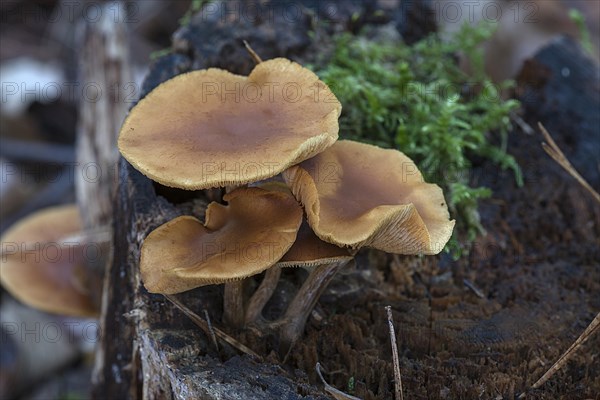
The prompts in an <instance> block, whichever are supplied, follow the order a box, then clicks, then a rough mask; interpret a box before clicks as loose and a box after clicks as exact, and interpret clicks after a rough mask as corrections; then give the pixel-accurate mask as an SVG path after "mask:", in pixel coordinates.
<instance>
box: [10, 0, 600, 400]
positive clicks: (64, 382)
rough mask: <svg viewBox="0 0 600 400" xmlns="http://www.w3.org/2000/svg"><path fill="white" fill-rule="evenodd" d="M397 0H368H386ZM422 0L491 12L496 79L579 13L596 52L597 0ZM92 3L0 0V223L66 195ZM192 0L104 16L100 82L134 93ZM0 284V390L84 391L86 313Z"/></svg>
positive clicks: (451, 18)
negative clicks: (121, 62)
mask: <svg viewBox="0 0 600 400" xmlns="http://www.w3.org/2000/svg"><path fill="white" fill-rule="evenodd" d="M357 1H358V0H357ZM402 1H403V0H380V1H378V2H377V3H381V4H382V5H384V6H385V7H387V8H389V7H390V5H394V4H396V3H401V2H402ZM410 1H415V0H410ZM424 2H426V3H428V5H429V6H430V7H432V8H433V10H434V12H435V14H436V18H435V19H436V21H435V22H436V23H437V25H438V30H439V32H441V33H442V35H445V36H448V37H450V36H451V34H452V32H455V31H456V30H457V28H458V27H459V26H460V24H462V23H464V22H477V21H479V20H486V19H490V20H495V21H496V20H497V22H498V30H497V32H496V34H495V35H494V37H493V38H492V39H491V40H490V41H489V42H488V43H487V44H486V70H487V73H488V74H489V75H490V76H491V77H492V78H493V79H494V80H495V81H501V80H503V79H507V78H513V77H514V76H515V75H516V74H517V73H518V71H519V70H520V68H521V66H522V63H523V61H524V60H525V59H527V58H528V57H530V56H532V55H533V54H534V53H535V52H536V51H537V50H538V49H540V48H541V47H542V46H544V45H545V44H547V43H548V42H549V41H550V40H552V38H554V37H556V36H557V35H559V34H561V33H567V34H569V35H572V36H573V37H577V38H580V36H581V28H582V27H581V26H579V25H578V19H577V15H579V16H582V17H583V20H582V21H583V23H584V24H585V25H586V27H587V30H588V31H589V33H590V37H589V43H590V45H591V52H590V54H591V55H592V57H594V58H596V60H598V54H599V52H598V46H599V43H600V42H599V40H600V32H599V31H600V1H596V0H530V1H508V0H480V1H467V0H464V1H463V0H460V1H453V0H440V1H426V0H424ZM101 3H102V2H98V1H85V0H80V1H72V0H62V1H57V0H27V1H26V0H8V1H6V0H2V1H1V2H0V14H1V25H0V38H1V39H0V79H1V85H2V86H1V102H0V234H2V233H3V232H5V231H6V230H7V229H8V228H9V227H10V226H11V225H13V224H14V223H15V222H16V221H18V220H20V219H21V218H23V217H25V216H26V215H28V214H30V213H32V212H34V211H36V210H39V209H41V208H44V207H47V206H51V205H56V204H64V203H73V202H75V188H74V185H75V182H74V179H73V174H72V173H71V172H72V170H73V166H74V163H75V162H76V155H75V141H76V132H77V122H78V118H79V113H80V105H81V99H82V97H85V96H88V95H89V93H88V92H87V91H88V90H90V89H95V88H93V87H91V88H90V83H89V82H88V83H86V82H82V81H81V79H80V69H79V68H80V64H81V54H80V52H79V51H78V48H80V40H81V32H82V24H83V23H84V22H88V23H89V22H92V23H93V22H94V21H96V20H97V19H99V17H98V12H100V11H99V10H101V9H100V8H99V7H98V5H99V4H101ZM192 3H194V6H195V7H199V6H200V5H201V3H207V2H206V1H204V2H198V1H191V0H176V1H157V0H141V1H130V2H127V3H126V7H125V8H126V10H127V11H126V13H125V14H122V13H120V12H117V11H115V15H114V18H118V19H122V20H123V21H124V22H125V25H126V28H127V31H128V42H129V49H130V56H129V63H130V65H129V68H130V70H131V71H132V76H133V81H132V82H131V84H130V85H127V87H120V88H104V90H106V91H107V92H108V93H110V95H113V96H114V95H118V96H122V97H121V98H122V101H124V102H127V104H128V107H129V106H130V105H132V104H133V103H134V102H135V101H136V100H137V98H138V96H139V93H140V88H141V83H142V81H143V79H144V75H145V73H146V71H147V67H148V65H149V64H150V63H151V62H152V60H153V59H154V58H155V57H156V56H157V55H159V54H160V52H161V51H162V50H164V49H166V48H168V47H169V46H170V42H171V35H172V34H173V32H175V31H176V30H177V29H178V27H179V26H180V25H181V23H182V19H183V18H184V17H185V15H186V13H188V10H190V7H192ZM392 3H393V4H392ZM109 9H110V8H109ZM115 10H118V9H117V8H115ZM482 10H486V12H482ZM570 10H577V11H578V14H577V13H575V14H574V13H573V12H570ZM529 16H530V17H531V18H530V20H528V17H529ZM525 21H527V22H525ZM580 39H582V38H580ZM207 40H208V41H210V38H207ZM465 68H468V66H465ZM1 290H2V295H1V298H0V313H1V314H0V321H1V323H2V331H1V337H0V398H1V399H11V398H23V399H51V398H55V399H76V398H87V397H88V391H89V380H90V374H91V369H92V365H93V359H92V353H93V349H94V344H95V343H96V340H97V336H98V330H97V326H96V322H95V321H94V320H79V319H73V318H65V317H60V316H56V315H50V314H45V313H42V312H39V311H36V310H33V309H30V308H28V307H26V306H24V305H21V304H19V303H18V302H17V301H16V300H14V299H12V298H11V297H10V295H9V294H7V293H6V292H5V291H4V289H1Z"/></svg>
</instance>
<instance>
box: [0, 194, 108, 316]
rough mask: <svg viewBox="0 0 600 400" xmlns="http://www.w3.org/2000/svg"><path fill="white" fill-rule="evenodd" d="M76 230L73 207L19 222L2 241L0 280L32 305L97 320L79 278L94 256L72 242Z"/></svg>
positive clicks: (77, 221)
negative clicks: (87, 262)
mask: <svg viewBox="0 0 600 400" xmlns="http://www.w3.org/2000/svg"><path fill="white" fill-rule="evenodd" d="M80 231H81V218H80V215H79V210H78V208H77V206H76V205H65V206H57V207H50V208H46V209H44V210H42V211H38V212H36V213H34V214H32V215H30V216H29V217H27V218H25V219H23V220H22V221H20V222H18V223H17V224H15V225H14V226H12V227H11V228H10V229H9V230H8V231H7V232H6V233H5V234H4V235H3V236H2V239H1V243H2V247H1V251H0V253H1V261H0V282H1V283H2V285H3V286H4V287H5V288H6V290H8V292H9V293H11V294H12V295H13V296H14V297H15V298H17V299H18V300H20V301H21V302H23V303H25V304H27V305H29V306H31V307H35V308H37V309H40V310H43V311H47V312H52V313H57V314H65V315H71V316H78V317H93V316H97V314H98V312H99V310H98V307H97V305H96V304H94V302H93V301H92V299H91V298H90V294H89V291H88V290H87V289H86V288H85V287H84V286H85V284H84V283H83V282H82V278H83V277H85V274H86V266H85V265H86V261H88V260H87V259H89V258H91V257H97V256H99V255H98V254H95V253H94V251H95V249H91V250H92V251H89V250H90V248H89V247H88V246H87V243H85V242H82V241H81V240H78V239H77V235H79V234H80ZM74 235H75V236H74Z"/></svg>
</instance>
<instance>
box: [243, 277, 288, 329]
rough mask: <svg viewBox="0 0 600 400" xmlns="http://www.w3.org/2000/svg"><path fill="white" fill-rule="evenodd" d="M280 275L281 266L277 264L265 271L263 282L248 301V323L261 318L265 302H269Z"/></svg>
mask: <svg viewBox="0 0 600 400" xmlns="http://www.w3.org/2000/svg"><path fill="white" fill-rule="evenodd" d="M280 276H281V268H279V267H277V266H275V267H271V268H269V269H268V270H267V271H266V272H265V276H264V278H263V280H262V282H261V283H260V285H259V286H258V289H256V291H255V292H254V294H253V295H252V297H250V301H249V302H248V307H247V308H246V325H250V324H252V323H255V322H256V321H257V320H258V319H259V318H260V316H261V313H262V310H263V308H264V307H265V304H267V302H268V301H269V299H270V298H271V296H272V295H273V292H274V291H275V288H276V287H277V282H279V277H280Z"/></svg>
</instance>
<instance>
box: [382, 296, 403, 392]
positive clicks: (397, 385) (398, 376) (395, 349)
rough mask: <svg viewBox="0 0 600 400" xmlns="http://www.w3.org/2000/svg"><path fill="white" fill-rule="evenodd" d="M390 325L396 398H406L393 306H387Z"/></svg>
mask: <svg viewBox="0 0 600 400" xmlns="http://www.w3.org/2000/svg"><path fill="white" fill-rule="evenodd" d="M385 311H387V319H388V325H389V327H390V343H391V345H392V360H393V362H394V392H395V393H396V400H404V394H403V393H402V375H401V374H400V358H399V357H398V345H397V343H396V332H395V330H394V321H393V319H392V307H391V306H386V307H385Z"/></svg>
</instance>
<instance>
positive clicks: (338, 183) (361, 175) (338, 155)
mask: <svg viewBox="0 0 600 400" xmlns="http://www.w3.org/2000/svg"><path fill="white" fill-rule="evenodd" d="M283 178H284V179H285V181H286V183H287V184H288V185H289V186H290V188H291V190H292V193H294V196H296V198H297V199H298V201H300V202H301V203H302V205H303V206H304V209H305V211H306V215H307V218H308V223H309V224H310V226H311V228H312V229H313V230H314V232H315V233H316V235H317V236H318V237H319V238H321V239H322V240H324V241H326V242H329V243H333V244H336V245H338V246H345V247H350V248H352V249H358V248H361V247H365V246H366V247H372V248H375V249H379V250H383V251H386V252H388V253H396V254H437V253H439V252H440V251H442V249H443V248H444V246H445V244H446V242H447V241H448V240H449V239H450V236H451V235H452V230H453V227H454V221H453V220H452V221H451V220H450V218H449V213H448V207H447V205H446V201H445V200H444V195H443V193H442V190H441V189H440V187H438V186H437V185H435V184H430V183H425V182H424V181H423V176H422V175H421V173H420V172H419V170H418V168H417V166H416V165H415V163H414V162H413V161H412V160H411V159H410V158H408V157H407V156H405V155H404V154H403V153H401V152H400V151H397V150H391V149H382V148H379V147H377V146H372V145H368V144H364V143H358V142H354V141H350V140H340V141H338V142H336V143H335V144H334V145H333V146H331V147H330V148H328V149H327V150H325V151H324V152H322V153H320V154H318V155H316V156H315V157H313V158H311V159H309V160H306V161H304V162H302V163H300V164H299V165H296V166H293V167H291V168H289V169H288V170H286V171H285V172H284V174H283Z"/></svg>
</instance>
